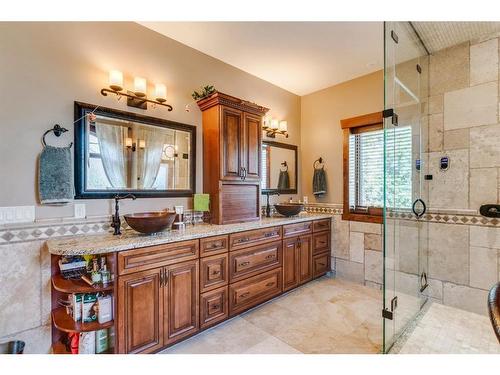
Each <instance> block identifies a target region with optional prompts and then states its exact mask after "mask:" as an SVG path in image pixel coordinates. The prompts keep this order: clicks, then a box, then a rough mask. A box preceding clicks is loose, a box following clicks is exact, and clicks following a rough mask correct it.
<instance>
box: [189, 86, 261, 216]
mask: <svg viewBox="0 0 500 375" xmlns="http://www.w3.org/2000/svg"><path fill="white" fill-rule="evenodd" d="M198 106H199V107H200V109H201V111H202V120H203V171H204V173H203V191H205V192H206V193H209V194H210V203H211V213H212V222H213V223H215V224H228V223H237V222H244V221H252V220H259V218H260V201H259V198H260V177H261V176H260V174H261V172H260V163H261V144H262V126H261V122H262V117H263V116H264V115H265V114H266V112H267V111H268V109H267V108H264V107H261V106H259V105H257V104H254V103H250V102H248V101H245V100H242V99H239V98H235V97H233V96H230V95H227V94H223V93H220V92H216V93H214V94H212V95H210V96H209V97H207V98H204V99H202V100H199V101H198ZM245 196H246V197H247V199H245Z"/></svg>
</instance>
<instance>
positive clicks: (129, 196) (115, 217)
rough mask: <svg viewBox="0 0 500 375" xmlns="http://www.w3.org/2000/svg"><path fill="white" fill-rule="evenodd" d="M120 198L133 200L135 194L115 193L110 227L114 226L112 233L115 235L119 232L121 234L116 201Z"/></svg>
mask: <svg viewBox="0 0 500 375" xmlns="http://www.w3.org/2000/svg"><path fill="white" fill-rule="evenodd" d="M122 199H133V200H135V199H136V198H135V195H134V194H127V195H122V196H120V195H119V194H116V195H115V214H114V215H113V219H112V222H111V228H114V232H113V235H115V236H117V235H119V234H122V232H121V230H120V229H121V226H122V222H121V220H120V212H119V207H118V201H120V200H122Z"/></svg>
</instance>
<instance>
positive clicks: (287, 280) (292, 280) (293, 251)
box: [283, 238, 299, 291]
mask: <svg viewBox="0 0 500 375" xmlns="http://www.w3.org/2000/svg"><path fill="white" fill-rule="evenodd" d="M298 250H299V249H298V247H297V239H296V238H289V239H286V240H283V291H286V290H289V289H292V288H295V287H296V286H297V285H299V272H298V271H299V254H298Z"/></svg>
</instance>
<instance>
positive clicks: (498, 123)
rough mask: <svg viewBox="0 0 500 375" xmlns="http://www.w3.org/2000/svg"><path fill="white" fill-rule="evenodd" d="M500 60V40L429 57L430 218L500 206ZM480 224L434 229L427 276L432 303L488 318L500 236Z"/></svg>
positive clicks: (499, 272) (498, 275) (499, 231)
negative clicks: (445, 160) (445, 162)
mask: <svg viewBox="0 0 500 375" xmlns="http://www.w3.org/2000/svg"><path fill="white" fill-rule="evenodd" d="M499 55H500V49H499V40H498V37H497V36H493V37H490V38H483V39H482V40H474V41H470V42H466V43H463V44H460V45H456V46H454V47H451V48H447V49H445V50H442V51H439V52H437V53H434V54H433V55H432V56H431V57H430V66H429V94H430V96H429V102H428V113H429V117H428V127H429V128H428V130H429V136H428V170H429V173H430V174H432V175H433V180H432V181H429V182H428V183H429V197H428V200H429V202H428V205H429V206H430V208H431V211H434V212H436V211H437V212H439V211H441V210H443V209H445V210H453V213H454V214H455V215H450V217H453V216H456V217H463V215H467V214H477V212H478V210H479V207H480V205H482V204H485V203H499V193H500V190H499V176H500V173H499V171H500V118H499V74H500V71H499V69H500V68H499ZM443 156H448V157H449V159H450V167H449V169H448V170H446V171H441V170H440V169H439V160H440V158H441V157H443ZM448 212H449V211H448ZM441 216H444V215H441ZM480 224H481V223H480V222H477V223H472V222H467V223H466V224H465V225H464V223H463V222H460V221H458V222H457V223H454V222H453V221H452V220H450V221H449V223H446V224H445V223H432V222H431V223H429V226H428V252H429V253H428V256H429V259H428V260H429V263H428V275H429V277H430V278H431V279H432V281H433V283H432V285H431V293H432V296H433V297H435V298H437V299H438V300H441V301H442V302H443V303H444V304H446V305H451V306H454V307H459V308H462V309H465V310H469V311H473V312H477V313H483V314H485V313H486V296H487V290H488V289H489V288H490V287H491V286H492V285H493V284H494V283H496V282H497V281H499V279H500V266H499V263H500V228H497V227H486V226H484V225H480Z"/></svg>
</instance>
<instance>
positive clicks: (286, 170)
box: [280, 160, 288, 172]
mask: <svg viewBox="0 0 500 375" xmlns="http://www.w3.org/2000/svg"><path fill="white" fill-rule="evenodd" d="M281 166H282V167H284V168H285V170H283V169H281V168H280V171H282V172H288V163H287V162H286V160H285V161H284V162H283V163H281Z"/></svg>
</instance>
